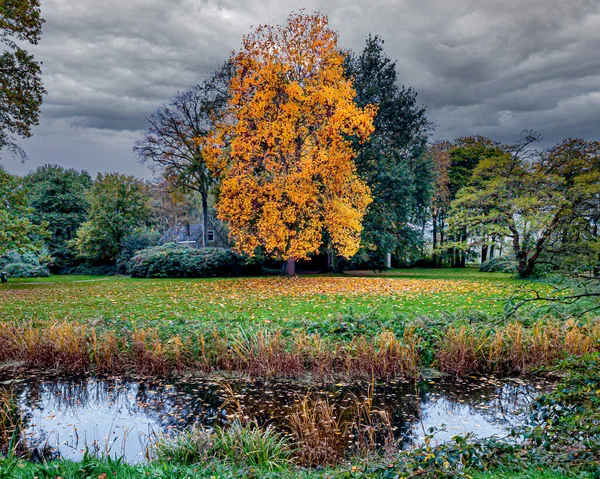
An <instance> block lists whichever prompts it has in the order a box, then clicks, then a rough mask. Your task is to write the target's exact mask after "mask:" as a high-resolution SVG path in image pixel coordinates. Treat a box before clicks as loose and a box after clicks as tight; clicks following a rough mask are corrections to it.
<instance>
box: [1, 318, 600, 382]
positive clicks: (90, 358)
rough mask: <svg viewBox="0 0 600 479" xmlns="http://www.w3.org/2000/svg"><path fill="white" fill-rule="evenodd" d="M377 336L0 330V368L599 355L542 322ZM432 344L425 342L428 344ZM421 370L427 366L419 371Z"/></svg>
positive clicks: (281, 370)
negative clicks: (10, 365)
mask: <svg viewBox="0 0 600 479" xmlns="http://www.w3.org/2000/svg"><path fill="white" fill-rule="evenodd" d="M423 324H426V323H423V322H421V323H419V326H418V329H417V327H415V326H410V325H409V326H407V327H406V328H404V332H403V334H402V335H401V336H400V337H398V336H396V335H394V334H393V333H392V332H390V331H386V330H383V331H381V332H379V333H378V334H377V335H375V336H374V337H373V336H366V335H357V336H355V337H354V339H352V340H351V341H336V340H332V339H329V338H328V339H326V338H323V337H322V336H320V335H319V334H317V333H314V334H308V333H303V334H298V335H296V336H293V337H286V336H284V335H283V333H282V332H281V331H275V332H269V331H261V330H258V331H246V330H238V331H234V332H231V333H217V332H198V333H196V334H190V335H189V336H187V337H186V338H182V337H180V336H177V335H175V336H171V337H166V338H165V337H163V336H161V334H160V331H159V330H158V329H153V328H139V329H133V330H128V329H123V330H121V331H114V330H108V331H107V330H102V329H100V328H98V327H88V326H84V325H80V324H77V323H72V322H66V321H63V322H56V323H52V324H49V325H37V324H33V323H21V322H19V323H9V322H3V323H0V362H7V361H18V362H21V363H22V364H24V365H25V366H27V367H33V368H40V369H47V370H56V371H62V372H84V371H89V370H93V371H97V372H102V373H117V374H120V373H137V374H145V375H158V376H165V375H169V376H172V375H177V374H183V373H186V372H195V373H197V372H206V373H209V372H221V371H230V372H236V373H242V374H247V375H251V376H257V377H264V378H271V377H275V376H279V377H289V378H298V377H302V376H305V375H307V374H308V375H311V376H312V377H313V378H315V379H320V380H332V379H333V378H336V377H345V378H350V379H358V378H360V379H370V378H375V379H377V380H388V379H391V378H415V377H417V376H418V375H419V369H420V367H422V366H431V365H432V364H431V363H430V359H427V360H426V359H425V358H431V357H433V358H434V364H433V365H435V366H437V367H438V368H439V369H441V370H442V371H446V372H449V373H453V374H458V375H462V374H471V373H489V372H494V373H512V372H521V371H525V370H527V369H530V368H534V367H538V366H544V365H551V364H552V363H554V362H555V361H557V360H558V359H560V358H564V357H566V356H568V355H575V356H581V355H584V354H586V353H589V352H593V351H598V350H600V321H598V320H596V321H589V322H587V323H580V322H577V321H575V320H569V321H562V322H561V321H558V320H556V319H552V318H542V319H539V320H538V321H537V322H536V323H534V324H533V325H531V326H524V325H523V324H522V323H520V322H518V321H512V322H509V323H506V324H503V325H500V326H497V325H489V326H488V325H486V324H485V323H482V322H478V323H472V324H471V323H451V324H450V325H445V326H440V325H439V324H437V325H435V326H433V328H432V330H425V331H424V330H423ZM432 338H434V339H432ZM426 361H427V362H426Z"/></svg>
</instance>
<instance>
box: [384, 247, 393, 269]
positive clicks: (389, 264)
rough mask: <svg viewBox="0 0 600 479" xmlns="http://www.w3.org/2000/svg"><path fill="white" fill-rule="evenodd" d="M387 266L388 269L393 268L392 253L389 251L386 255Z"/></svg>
mask: <svg viewBox="0 0 600 479" xmlns="http://www.w3.org/2000/svg"><path fill="white" fill-rule="evenodd" d="M385 266H386V268H387V269H391V268H392V253H390V252H389V251H388V252H387V253H386V255H385Z"/></svg>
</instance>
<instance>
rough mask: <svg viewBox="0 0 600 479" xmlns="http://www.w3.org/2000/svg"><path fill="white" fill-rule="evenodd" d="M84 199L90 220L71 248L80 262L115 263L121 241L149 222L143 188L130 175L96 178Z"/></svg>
mask: <svg viewBox="0 0 600 479" xmlns="http://www.w3.org/2000/svg"><path fill="white" fill-rule="evenodd" d="M87 197H88V200H89V203H90V211H89V219H88V221H86V222H85V223H83V224H82V226H81V228H80V229H79V230H78V231H77V237H76V239H75V240H74V242H73V244H74V246H75V248H76V249H77V252H78V254H79V256H80V257H81V258H83V259H86V260H88V261H93V262H97V263H102V262H104V263H111V262H115V261H116V260H117V258H118V256H119V253H120V252H121V247H122V245H123V241H124V239H125V238H126V237H127V236H128V235H130V234H132V233H133V232H134V230H135V228H136V227H139V226H143V225H144V224H145V223H147V222H148V221H149V215H150V205H149V196H148V193H147V188H146V184H145V183H144V182H142V181H141V180H138V179H136V178H134V177H133V176H129V175H123V174H119V173H106V174H98V178H97V179H96V181H95V182H94V185H93V186H92V188H91V190H90V191H89V192H88V195H87Z"/></svg>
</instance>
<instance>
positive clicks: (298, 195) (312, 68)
mask: <svg viewBox="0 0 600 479" xmlns="http://www.w3.org/2000/svg"><path fill="white" fill-rule="evenodd" d="M231 61H232V62H233V64H234V65H235V75H234V77H233V79H232V81H231V84H230V94H231V100H230V102H229V105H228V109H227V113H226V114H225V115H224V117H223V118H222V119H221V121H220V122H219V123H218V124H217V128H216V130H215V131H214V133H213V134H212V135H210V136H209V137H208V138H206V139H205V140H204V155H205V158H206V162H207V164H208V165H209V168H211V169H212V170H213V172H214V173H215V174H216V175H220V176H221V177H222V184H221V188H220V194H219V200H218V203H217V211H218V215H219V218H220V219H221V220H223V221H225V222H227V223H228V225H229V227H230V234H231V237H232V239H233V240H234V241H235V245H236V248H237V249H238V250H240V251H243V252H246V253H248V254H250V255H252V254H253V253H254V251H255V250H256V248H257V247H258V246H262V247H263V248H264V249H265V251H266V253H267V254H269V255H271V256H274V257H277V258H279V259H281V260H287V261H288V274H294V271H295V270H294V268H295V266H294V264H295V263H294V262H295V260H296V259H304V258H307V257H308V255H310V254H311V253H314V252H316V251H317V250H318V248H319V246H320V245H321V243H322V241H323V237H324V234H326V235H328V237H329V240H330V241H331V244H332V246H333V247H334V248H335V250H336V251H337V253H338V254H340V255H341V256H344V257H350V256H352V255H354V254H355V253H356V251H357V250H358V247H359V242H360V232H361V229H362V219H363V216H364V214H365V210H366V208H367V206H368V205H369V203H370V202H371V201H372V200H371V196H370V191H369V188H368V187H367V185H366V184H365V183H363V182H362V181H361V180H360V179H359V177H358V175H357V173H356V167H355V164H354V156H355V152H354V151H353V149H352V143H351V141H350V137H356V138H358V139H359V141H361V142H362V141H365V140H366V139H367V138H368V137H369V135H370V134H371V133H372V131H373V117H374V115H375V108H374V107H371V106H369V107H367V108H365V109H360V108H359V107H357V106H356V104H355V103H354V96H355V91H354V89H353V85H352V81H351V80H350V79H348V78H345V76H344V68H343V63H344V56H343V53H342V52H341V51H340V49H339V48H338V46H337V34H336V33H335V32H333V31H332V30H330V29H329V28H328V21H327V18H326V17H325V16H323V15H320V14H313V15H305V14H302V13H294V14H291V15H290V16H289V17H288V20H287V24H285V25H283V26H269V25H263V26H260V27H258V28H257V29H256V30H255V31H254V32H253V33H251V34H250V35H247V36H245V37H244V39H243V47H242V49H241V50H240V51H239V52H238V53H237V54H233V55H232V58H231Z"/></svg>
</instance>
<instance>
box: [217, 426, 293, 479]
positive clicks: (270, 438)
mask: <svg viewBox="0 0 600 479" xmlns="http://www.w3.org/2000/svg"><path fill="white" fill-rule="evenodd" d="M212 454H213V455H214V456H215V457H217V458H219V459H222V460H225V461H228V462H231V463H233V464H238V465H240V464H241V465H249V466H253V467H259V468H262V469H266V470H269V471H280V470H282V469H284V468H285V467H286V466H288V465H289V464H290V462H291V456H292V448H291V445H290V441H289V439H286V438H284V437H283V436H281V435H280V434H279V433H277V432H276V431H275V429H273V428H272V427H267V428H265V429H261V428H259V427H258V426H257V425H256V424H252V423H251V424H249V425H242V424H241V423H240V422H239V421H234V423H233V424H232V425H231V426H229V427H227V428H217V429H216V430H215V437H214V445H213V450H212Z"/></svg>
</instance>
